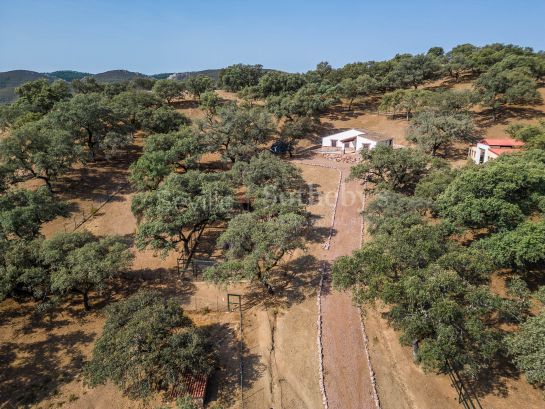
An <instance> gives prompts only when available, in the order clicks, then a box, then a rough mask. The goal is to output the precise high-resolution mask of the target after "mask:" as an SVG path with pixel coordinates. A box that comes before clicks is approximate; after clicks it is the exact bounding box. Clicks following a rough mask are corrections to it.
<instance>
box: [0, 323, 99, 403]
mask: <svg viewBox="0 0 545 409" xmlns="http://www.w3.org/2000/svg"><path fill="white" fill-rule="evenodd" d="M95 336H96V334H95V333H88V334H86V333H84V332H83V331H81V330H76V331H72V332H70V333H68V334H62V335H56V334H55V335H54V334H48V335H47V336H46V338H45V339H44V340H41V341H36V342H31V343H15V342H9V343H5V344H3V345H2V346H1V348H0V407H4V405H5V407H26V406H28V405H32V404H36V403H38V402H40V401H42V400H43V399H46V398H48V397H51V396H53V395H55V394H57V393H58V391H59V388H60V386H62V385H64V384H66V383H69V382H71V381H72V380H74V379H75V378H76V376H77V374H79V373H80V372H81V368H82V365H83V362H84V356H83V354H82V352H81V348H82V347H83V346H85V345H88V344H90V343H92V342H93V341H94V339H95ZM16 356H17V357H18V359H17V360H16V359H15V357H16Z"/></svg>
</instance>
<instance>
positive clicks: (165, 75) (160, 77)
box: [150, 72, 174, 80]
mask: <svg viewBox="0 0 545 409" xmlns="http://www.w3.org/2000/svg"><path fill="white" fill-rule="evenodd" d="M172 74H174V73H173V72H162V73H160V74H153V75H150V77H152V78H155V79H156V80H164V79H165V78H168V77H170V76H171V75H172Z"/></svg>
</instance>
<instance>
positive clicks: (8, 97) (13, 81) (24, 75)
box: [0, 70, 52, 103]
mask: <svg viewBox="0 0 545 409" xmlns="http://www.w3.org/2000/svg"><path fill="white" fill-rule="evenodd" d="M40 78H47V79H52V78H51V77H50V76H49V75H48V74H42V73H39V72H36V71H26V70H13V71H6V72H0V103H6V102H11V101H12V100H13V99H14V98H15V88H16V87H18V86H19V85H21V84H24V83H25V82H28V81H34V80H37V79H40Z"/></svg>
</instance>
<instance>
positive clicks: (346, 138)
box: [322, 129, 394, 153]
mask: <svg viewBox="0 0 545 409" xmlns="http://www.w3.org/2000/svg"><path fill="white" fill-rule="evenodd" d="M393 143H394V141H393V138H391V137H389V136H385V135H382V134H380V133H378V132H373V131H366V130H364V129H350V130H348V131H343V132H339V133H336V134H333V135H329V136H324V137H323V138H322V150H324V151H326V150H327V151H334V152H336V151H341V152H343V153H345V152H356V151H359V150H361V149H374V148H375V147H376V146H377V145H385V146H392V145H393Z"/></svg>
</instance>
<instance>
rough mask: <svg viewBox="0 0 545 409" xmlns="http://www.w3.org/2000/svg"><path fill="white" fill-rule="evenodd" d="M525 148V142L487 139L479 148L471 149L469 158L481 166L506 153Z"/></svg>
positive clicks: (478, 145) (480, 143)
mask: <svg viewBox="0 0 545 409" xmlns="http://www.w3.org/2000/svg"><path fill="white" fill-rule="evenodd" d="M523 147H524V142H521V141H517V140H516V139H513V138H486V139H483V140H482V141H480V142H479V143H477V146H472V147H471V148H469V152H468V157H469V159H471V160H472V161H473V162H475V163H476V164H481V163H486V162H488V161H489V160H490V159H496V158H497V157H498V156H501V155H504V154H506V153H513V152H517V151H520V150H521V149H522V148H523Z"/></svg>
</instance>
